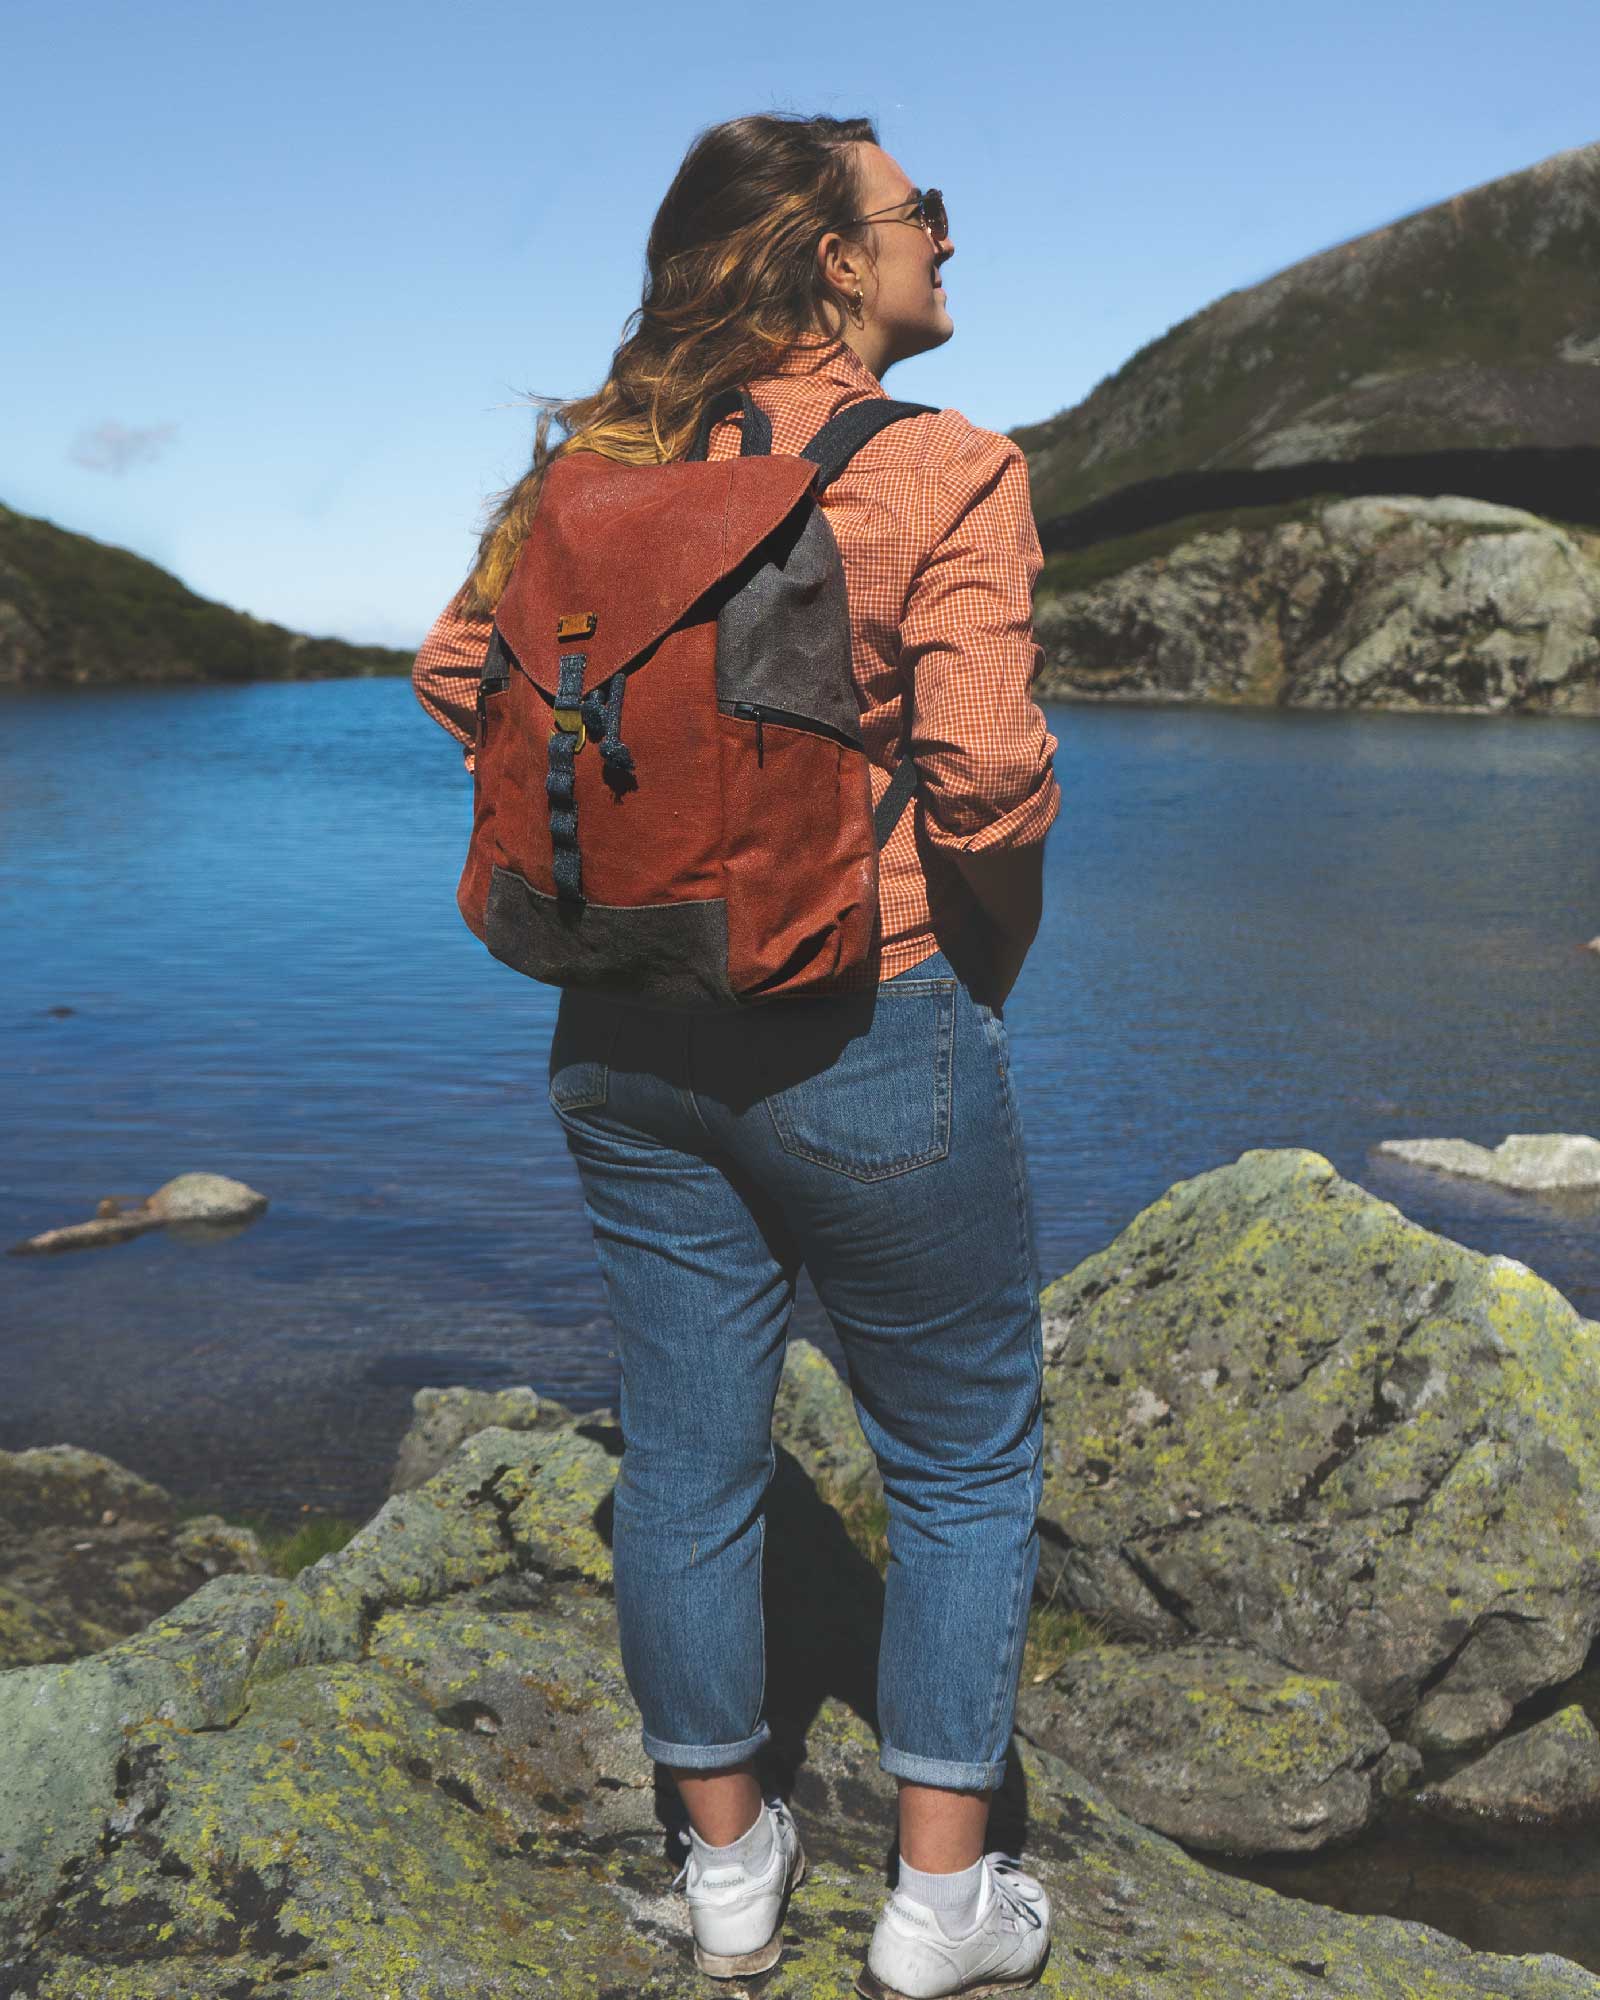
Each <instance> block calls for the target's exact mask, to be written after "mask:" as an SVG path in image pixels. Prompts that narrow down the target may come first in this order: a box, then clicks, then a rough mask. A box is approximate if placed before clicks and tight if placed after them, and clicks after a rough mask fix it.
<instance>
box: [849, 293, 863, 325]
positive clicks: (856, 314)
mask: <svg viewBox="0 0 1600 2000" xmlns="http://www.w3.org/2000/svg"><path fill="white" fill-rule="evenodd" d="M848 309H849V313H850V317H851V318H852V319H853V320H854V321H855V323H856V325H857V326H865V325H866V323H867V320H866V312H865V301H864V300H863V298H862V296H861V287H860V286H859V285H857V286H856V295H855V297H854V298H853V299H852V300H850V301H849V306H848Z"/></svg>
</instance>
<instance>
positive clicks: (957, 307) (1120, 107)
mask: <svg viewBox="0 0 1600 2000" xmlns="http://www.w3.org/2000/svg"><path fill="white" fill-rule="evenodd" d="M0 42H3V60H0V157H3V165H4V180H5V185H6V189H7V200H6V201H5V203H4V204H3V212H0V268H3V269H4V271H5V274H6V279H7V286H6V290H7V306H6V310H5V312H4V314H3V315H0V381H3V383H4V385H5V386H4V394H5V399H6V409H5V419H4V426H3V433H0V435H3V437H4V457H3V461H0V500H3V501H5V502H6V503H7V504H8V505H10V506H12V507H16V508H19V509H21V510H22V511H23V512H25V513H32V514H43V515H46V516H48V517H49V518H50V519H52V520H55V521H59V522H60V523H62V524H63V525H64V526H67V527H71V528H76V529H78V530H80V531H82V532H84V533H87V534H92V535H96V536H98V537H99V538H101V539H102V540H105V541H111V542H116V543H120V544H122V545H123V546H125V547H129V548H133V549H136V550H138V552H139V553H140V554H142V555H146V556H149V557H151V558H152V559H153V560H155V561H157V562H160V563H162V564H164V565H165V566H166V567H168V568H170V569H172V570H175V571H176V572H177V573H178V574H179V575H180V576H181V577H182V578H183V579H184V580H185V582H187V583H188V584H190V585H191V586H192V587H193V588H194V589H196V590H199V591H202V592H204V593H205V594H206V595H207V596H211V597H216V598H219V599H221V600H222V601H223V602H225V603H228V604H233V605H237V606H239V607H241V608H243V609H246V610H250V611H253V612H255V613H257V614H258V615H259V616H262V617H269V618H275V619H278V620H279V621H281V622H282V623H284V624H288V625H292V626H295V627H298V628H299V629H301V630H305V631H313V632H329V633H336V634H339V635H342V636H345V637H349V638H356V639H370V640H379V641H385V642H388V643H392V644H396V645H410V644H414V643H415V642H416V640H417V639H418V638H419V637H420V635H421V633H422V632H423V630H424V629H425V628H426V626H427V624H428V623H429V621H430V620H431V618H432V617H433V615H434V612H435V611H436V610H437V608H438V606H439V605H440V604H441V603H442V602H443V600H444V598H445V597H446V596H448V594H449V592H450V591H451V589H452V588H453V587H454V585H455V584H456V582H457V581H458V580H459V578H460V576H461V574H462V573H463V571H464V569H465V566H466V563H467V560H468V557H469V555H470V552H471V549H472V546H473V541H474V531H475V526H476V523H477V521H478V518H479V514H480V510H481V507H482V504H483V501H484V499H485V497H486V496H487V495H489V494H491V493H492V492H493V491H495V490H496V489H497V488H499V487H501V486H503V485H505V484H506V483H507V482H508V481H509V480H511V479H512V478H514V477H515V476H516V475H517V473H519V472H520V471H521V470H522V469H523V467H524V466H525V464H526V461H527V454H528V449H529V444H530V440H531V435H532V425H531V417H530V414H529V412H528V411H527V409H526V408H525V407H522V406H519V404H518V400H517V399H518V398H519V396H521V395H522V394H523V393H524V392H526V391H529V390H534V391H540V392H544V393H549V394H559V395H574V394H578V393H581V392H584V391H587V390H590V389H592V388H593V387H595V386H596V385H597V383H598V382H599V381H600V379H601V378H602V376H603V373H604V370H605V367H606V364H607V362H608V360H609V357H610V354H611V352H612V349H613V348H614V346H615V345H616V341H617V338H618V336H619V334H620V331H621V328H622V323H623V321H624V320H625V318H626V317H627V315H628V313H629V312H630V311H631V310H632V308H633V307H634V306H635V305H637V303H638V300H639V293H640V285H641V278H642V263H643V246H644V240H645V235H646V232H647V230H648V227H649V222H650V217H651V215H652V213H653V211H654V208H655V205H656V203H657V201H658V200H659V199H660V197H661V195H662V193H663V192H664V191H665V189H666V186H667V183H668V181H669V180H670V179H671V176H672V174H673V172H674V171H675V169H676V167H677V164H678V161H679V159H680V158H681V157H682V154H683V151H684V149H685V147H686V146H687V144H688V143H689V141H690V139H691V138H692V137H693V135H694V133H695V132H696V131H698V130H700V129H701V128H702V127H703V126H705V125H708V124H712V123H715V122H716V121H717V120H719V119H722V118H727V117H732V116H735V115H737V114H739V113H743V112H750V111H762V110H783V111H818V112H827V113H829V114H831V115H834V116H847V115H857V114H864V115H866V116H869V117H871V118H873V119H874V120H875V122H876V123H877V125H878V129H879V132H880V135H881V138H882V141H883V143H884V145H885V146H887V148H888V149H889V151H890V152H891V153H893V154H894V155H895V157H896V158H897V159H898V160H900V162H901V163H902V164H903V165H904V166H905V168H906V170H907V171H908V173H909V174H910V175H911V177H912V179H913V180H915V181H918V182H921V183H922V184H923V185H936V186H939V187H941V188H943V189H944V190H945V193H946V196H947V199H948V201H949V205H950V214H951V233H952V236H953V238H954V241H955V246H956V255H955V258H954V260H953V261H952V263H951V265H950V267H949V271H948V273H947V280H948V286H949V297H950V311H951V316H952V318H953V319H954V321H955V326H956V333H955V337H954V339H953V340H951V341H950V342H949V343H948V344H947V345H946V346H945V347H943V348H942V349H940V350H939V351H938V352H937V353H934V354H931V355H924V356H919V357H918V358H917V359H916V360H914V361H910V362H906V363H904V364H902V365H901V366H900V367H898V368H896V369H894V370H892V371H891V372H890V373H889V375H888V377H887V380H886V386H887V387H888V388H889V389H890V391H891V392H892V393H893V394H896V395H901V396H907V397H911V398H914V399H916V400H918V401H922V402H932V403H938V404H954V405H955V406H956V407H957V408H959V409H961V410H964V411H965V412H966V413H967V415H968V416H970V417H971V418H972V419H973V420H974V421H975V422H977V423H980V424H985V425H988V426H991V427H992V428H994V429H997V430H1006V429H1009V428H1011V427H1013V426H1015V425H1017V424H1021V423H1030V422H1035V421H1038V420H1039V419H1041V418H1044V417H1047V416H1050V415H1052V414H1053V413H1054V412H1056V411H1057V410H1060V409H1064V408H1066V407H1068V406H1070V405H1071V404H1073V403H1075V402H1077V401H1079V400H1080V399H1081V398H1082V397H1083V396H1085V395H1086V394H1087V393H1088V392H1089V390H1091V389H1092V388H1093V387H1094V385H1095V384H1096V383H1097V382H1098V381H1100V380H1101V379H1102V378H1103V377H1104V376H1106V375H1108V374H1110V373H1112V372H1113V371H1114V370H1115V369H1116V368H1118V367H1119V366H1120V365H1121V364H1122V362H1123V361H1125V360H1126V359H1127V357H1128V356H1129V355H1130V354H1132V353H1133V352H1135V351H1136V350H1137V349H1138V348H1139V347H1141V346H1142V345H1144V343H1145V342H1147V341H1149V340H1151V339H1154V338H1155V337H1157V336H1158V335H1159V334H1161V333H1162V332H1164V331H1165V330H1166V329H1167V328H1168V327H1169V326H1171V325H1173V324H1174V323H1175V322H1177V321H1179V320H1182V319H1184V318H1187V317H1188V315H1189V314H1191V313H1193V312H1195V311H1197V310H1198V309H1199V308H1200V307H1202V306H1204V305H1206V304H1208V303H1209V302H1210V301H1211V300H1213V299H1215V298H1217V297H1219V296H1220V295H1221V294H1222V293H1224V292H1227V291H1230V290H1233V289H1235V288H1237V287H1241V286H1247V285H1251V284H1254V283H1256V282H1257V281H1258V280H1260V279H1262V278H1264V277H1266V276H1268V275H1269V274H1270V273H1272V272H1273V271H1275V270H1279V269H1281V268H1282V267H1283V266H1284V265H1286V264H1290V263H1293V262H1295V261H1296V260H1297V259H1299V258H1301V257H1305V256H1309V255H1311V254H1312V253H1313V252H1315V251H1317V250H1320V249H1324V248H1326V247H1327V246H1328V245H1330V244H1333V243H1337V242H1341V241H1343V240H1345V239H1346V238H1348V237H1351V236H1355V235H1359V234H1360V233H1362V232H1363V231H1364V230H1367V229H1371V228H1374V227H1376V226H1378V225H1379V224H1381V223H1384V222H1387V221H1391V220H1393V219H1394V218H1395V217H1397V216H1400V215H1404V214H1407V213H1409V212H1411V211H1412V210H1414V209H1417V208H1422V207H1426V206H1427V205H1428V204H1430V203H1432V202H1434V201H1438V200H1441V199H1443V198H1444V197H1446V196H1448V195H1451V194H1454V193H1457V192H1459V191H1461V190H1462V189H1465V188H1468V187H1473V186H1476V185H1478V184H1479V183H1480V182H1483V181H1486V180H1492V179H1494V178H1495V177H1497V176H1498V175H1500V174H1504V173H1509V172H1512V171H1515V170H1516V169H1518V168H1520V167H1524V166H1529V165H1532V164H1533V163H1534V162H1535V161H1537V160H1540V159H1543V158H1545V157H1547V156H1548V155H1549V154H1551V153H1555V152H1560V151H1562V150H1564V149H1566V148H1567V147H1570V146H1577V145H1584V144H1587V143H1589V142H1590V141H1591V140H1593V139H1595V138H1597V137H1600V113H1597V111H1596V108H1595V105H1596V100H1595V94H1594V77H1595V76H1596V74H1600V7H1597V6H1596V5H1595V0H1526V4H1524V5H1522V6H1521V7H1518V8H1507V7H1505V6H1504V5H1503V4H1501V0H1412V4H1410V5H1406V4H1404V0H1342V4H1340V5H1339V6H1337V7H1321V6H1318V7H1308V6H1299V5H1288V6H1286V5H1284V4H1283V0H1211V4H1210V5H1208V6H1207V7H1204V8H1200V7H1195V6H1193V5H1191V4H1177V0H1143V4H1141V5H1137V6H1119V7H1094V8H1089V7H1082V6H1076V5H1073V4H1071V0H1066V4H1063V0H1054V4H1050V5H1032V4H1020V5H1008V4H1005V0H998V4H991V5H974V4H970V0H969V4H962V5H950V4H945V0H919V4H917V5H916V6H909V5H904V4H896V0H880V4H878V5H876V6H861V5H854V4H853V5H848V6H846V5H840V4H836V0H814V3H813V4H811V5H809V6H807V7H804V8H789V9H785V10H784V11H783V12H782V13H781V14H780V13H777V12H776V11H772V12H768V11H766V10H762V9H759V8H756V9H752V8H750V7H748V6H746V5H737V6H736V5H733V4H724V0H679V4H677V5H675V6H662V5H659V4H654V5H651V6H638V5H634V4H631V0H620V4H614V5H612V6H610V7H606V8H600V7H596V6H593V5H589V6H584V5H578V6H570V7H564V8H544V7H530V6H514V5H509V4H500V0H483V4H475V0H454V4H450V5H443V4H436V5H420V4H408V0H387V4H385V5H383V6H376V5H367V4H356V0H316V4H303V0H274V4H272V5H270V6H269V5H261V4H257V0H206V4H170V0H143V3H142V4H135V0H122V4H115V5H113V4H107V0H6V5H5V7H4V13H3V17H0Z"/></svg>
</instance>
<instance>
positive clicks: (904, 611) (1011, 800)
mask: <svg viewBox="0 0 1600 2000" xmlns="http://www.w3.org/2000/svg"><path fill="white" fill-rule="evenodd" d="M749 386H750V392H751V394H752V395H753V396H754V398H755V400H756V401H757V402H758V403H759V404H760V405H761V407H762V409H763V410H765V411H766V413H767V415H768V416H769V417H770V418H771V420H772V449H773V451H774V452H778V453H786V454H788V455H790V456H798V455H799V452H800V448H801V446H802V445H804V444H807V443H808V442H809V441H810V439H811V438H812V437H813V436H814V435H815V433H816V432H817V431H818V430H819V429H820V428H821V427H822V425H823V424H824V423H826V422H827V420H828V418H829V417H831V416H833V415H834V414H835V412H836V411H839V410H842V409H845V408H846V407H847V406H848V405H849V404H851V403H859V402H862V401H864V400H865V399H866V398H868V397H873V396H878V397H886V396H887V394H888V391H887V390H885V389H884V387H883V385H882V384H881V383H880V382H879V381H878V379H877V377H876V376H875V375H874V374H873V373H872V371H871V370H870V369H869V368H868V367H867V365H866V363H865V362H864V361H862V360H861V359H860V358H859V356H857V355H856V354H855V353H854V352H853V350H852V349H851V348H849V347H848V346H847V345H846V344H845V343H844V342H843V341H833V340H830V339H829V338H828V337H827V336H826V335H823V334H815V335H812V336H810V337H808V338H806V339H803V340H802V341H801V342H799V343H798V344H797V346H796V347H795V348H794V349H792V350H791V351H790V352H788V353H786V354H785V355H784V357H783V359H782V361H781V362H780V363H779V365H778V368H777V370H776V372H775V373H773V374H770V375H764V376H761V377H759V378H758V379H756V380H755V381H753V382H751V383H750V385H749ZM739 438H740V433H739V424H738V421H737V419H736V418H733V417H724V418H723V419H722V420H721V421H720V422H718V423H717V424H715V425H713V427H712V431H711V439H710V446H709V451H708V454H707V455H708V457H710V458H712V459H722V458H736V457H737V456H738V453H739ZM822 505H823V509H824V511H825V513H826V514H827V517H828V524H829V526H830V527H831V528H832V529H833V532H834V537H835V539H836V541H837V542H838V545H839V554H840V558H841V560H842V561H843V563H844V573H845V583H846V587H847V589H848V592H849V599H850V623H851V631H852V636H853V640H854V645H853V651H852V664H853V666H854V670H855V678H856V689H857V698H858V700H859V702H860V705H861V734H862V738H863V740H864V742H865V744H866V748H867V756H868V759H869V761H870V763H871V766H872V770H871V773H870V777H871V785H872V802H873V804H874V806H876V804H877V802H878V800H879V799H880V798H881V797H882V796H883V793H884V792H885V790H886V789H887V787H888V784H889V778H890V774H891V773H892V771H893V769H894V767H895V765H896V764H897V763H898V762H899V759H900V756H901V754H902V744H903V743H904V744H905V747H906V748H908V749H909V751H910V753H911V755H912V756H914V757H915V758H916V762H917V774H918V785H917V791H916V793H915V795H914V797H913V800H912V802H911V803H910V804H908V805H907V806H906V807H905V809H904V811H903V812H902V813H901V816H900V820H899V823H898V825H897V826H896V827H895V830H894V833H893V834H892V835H891V836H890V840H889V844H888V846H887V847H886V848H884V850H883V852H882V854H881V855H880V856H879V858H878V902H879V908H880V911H881V915H882V925H883V933H882V935H883V950H882V960H881V963H880V966H879V972H878V977H879V979H880V980H882V979H892V978H893V977H894V976H895V974H896V973H898V972H906V971H908V970H909V969H910V968H911V967H912V966H914V965H918V964H920V963H921V962H922V960H923V959H925V958H929V957H931V956H932V955H933V953H934V952H936V951H937V950H938V949H939V948H940V936H941V935H944V936H946V937H950V936H955V935H959V934H960V931H961V929H962V928H963V926H964V925H965V924H967V923H968V922H970V920H971V915H972V910H973V896H972V892H971V890H970V889H969V888H968V887H967V885H966V881H965V879H964V877H963V876H962V875H961V872H960V868H959V865H958V864H957V863H956V862H955V861H953V860H952V859H951V858H950V856H949V854H948V853H947V852H946V850H952V849H958V848H966V849H974V850H975V849H982V848H988V847H1021V846H1025V845H1027V844H1028V843H1030V842H1033V841H1039V840H1043V839H1044V837H1045V834H1046V832H1047V831H1048V830H1049V828H1050V825H1051V823H1052V822H1053V821H1054V819H1055V816H1056V814H1057V812H1058V811H1059V810H1060V806H1061V788H1060V786H1059V785H1058V783H1057V782H1056V777H1055V771H1054V758H1055V751H1056V738H1055V737H1054V736H1052V735H1051V733H1050V730H1049V728H1048V726H1047V725H1046V722H1045V719H1044V715H1043V713H1042V712H1041V710H1040V709H1039V707H1038V705H1037V703H1035V702H1034V700H1033V699H1032V697H1031V695H1030V693H1029V689H1030V688H1031V686H1032V684H1033V679H1034V676H1035V674H1036V673H1037V672H1038V669H1039V664H1040V661H1041V660H1042V658H1043V649H1042V648H1041V647H1040V646H1039V645H1037V644H1036V643H1035V641H1034V636H1033V586H1034V581H1035V579H1036V578H1037V577H1038V574H1039V571H1040V570H1041V569H1042V568H1043V566H1044V559H1043V556H1042V554H1041V552H1040V548H1039V535H1038V530H1037V529H1036V528H1035V526H1034V519H1033V506H1032V501H1031V498H1030V494H1029V486H1028V463H1027V460H1026V459H1025V458H1024V457H1023V455H1022V447H1021V446H1020V445H1018V444H1016V443H1014V442H1013V441H1012V440H1011V439H1010V438H1007V437H1002V436H1001V435H1000V434H999V433H998V432H996V431H985V430H980V429H979V428H978V427H977V425H976V424H972V423H969V422H968V421H967V419H966V418H965V417H964V416H962V415H961V413H960V412H959V411H958V410H939V411H937V412H934V413H932V414H929V415H927V416H916V417H903V418H902V419H901V420H900V421H899V422H898V423H895V424H890V425H889V426H888V428H887V429H886V430H882V431H880V432H879V433H878V435H877V436H876V437H874V438H871V439H869V440H868V442H867V443H866V444H865V445H863V446H862V448H861V449H860V451H858V452H857V453H856V455H855V457H854V458H853V459H852V460H851V461H850V463H849V464H848V465H847V466H846V467H845V469H844V471H843V472H842V473H840V475H839V477H838V478H837V479H835V480H834V482H833V484H832V485H831V486H830V487H829V488H828V490H827V492H826V493H825V494H824V496H823V500H822ZM454 605H455V600H452V601H451V604H450V605H449V606H447V607H446V609H445V610H444V611H443V612H442V613H441V614H440V616H439V618H438V619H437V620H436V621H435V623H434V626H433V629H432V631H431V632H429V634H428V636H427V638H426V639H425V640H424V641H423V643H422V650H421V651H420V652H419V653H418V654H417V660H416V665H415V667H414V668H413V669H412V684H413V686H414V687H415V689H416V693H417V699H418V700H419V701H420V702H421V703H422V706H423V707H424V708H425V709H426V710H427V712H428V713H429V715H431V716H432V717H433V718H434V720H435V721H436V722H439V723H442V724H443V726H444V727H445V728H446V729H448V730H449V731H450V733H451V735H452V736H455V737H457V738H458V739H459V740H460V741H461V742H462V743H463V744H464V745H466V747H467V768H468V769H469V770H470V769H471V768H472V741H473V733H474V730H475V728H476V722H477V693H478V677H479V675H480V673H481V672H482V670H483V658H484V652H485V649H486V647H487V646H488V643H489V631H490V621H489V620H488V619H486V618H464V617H461V616H459V615H457V613H456V611H455V608H454ZM907 739H909V740H907Z"/></svg>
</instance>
